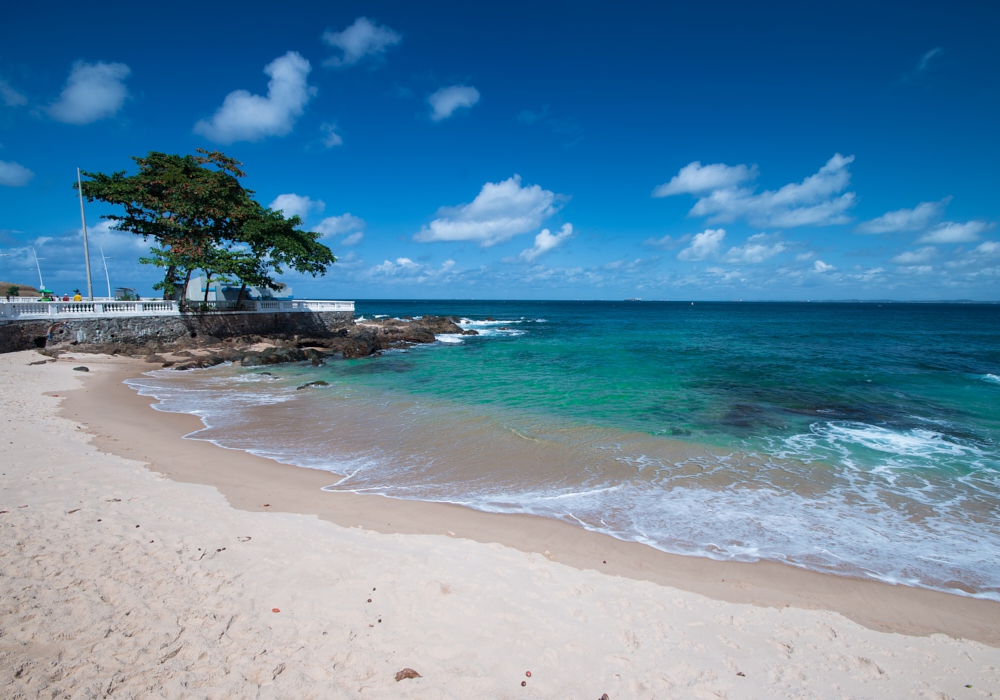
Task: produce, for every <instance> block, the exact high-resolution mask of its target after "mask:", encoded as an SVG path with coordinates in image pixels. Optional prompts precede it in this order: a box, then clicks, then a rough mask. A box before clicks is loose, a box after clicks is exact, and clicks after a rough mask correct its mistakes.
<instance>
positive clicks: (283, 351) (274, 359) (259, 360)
mask: <svg viewBox="0 0 1000 700" xmlns="http://www.w3.org/2000/svg"><path fill="white" fill-rule="evenodd" d="M326 356H327V353H326V352H323V351H320V350H317V349H316V348H305V349H303V348H267V349H266V350H263V351H262V352H248V353H246V354H244V355H243V359H242V360H240V363H241V364H242V365H243V366H244V367H260V366H262V365H277V364H281V363H284V362H304V361H305V360H322V359H323V358H325V357H326Z"/></svg>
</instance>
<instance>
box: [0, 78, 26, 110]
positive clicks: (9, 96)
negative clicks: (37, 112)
mask: <svg viewBox="0 0 1000 700" xmlns="http://www.w3.org/2000/svg"><path fill="white" fill-rule="evenodd" d="M0 98H2V99H3V103H4V104H5V105H7V106H8V107H23V106H24V105H26V104H28V98H27V97H25V96H24V94H22V93H20V92H18V91H17V90H15V89H14V88H13V87H12V86H11V84H10V83H8V82H7V81H6V80H4V79H3V78H0Z"/></svg>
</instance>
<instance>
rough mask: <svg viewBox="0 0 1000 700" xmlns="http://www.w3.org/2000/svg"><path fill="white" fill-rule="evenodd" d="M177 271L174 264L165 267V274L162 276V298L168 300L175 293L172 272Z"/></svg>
mask: <svg viewBox="0 0 1000 700" xmlns="http://www.w3.org/2000/svg"><path fill="white" fill-rule="evenodd" d="M176 271H177V266H176V265H171V266H170V267H168V268H167V274H166V276H165V277H164V278H163V300H164V301H169V300H170V299H171V298H173V297H174V295H175V294H177V289H176V287H175V286H174V274H175V273H176Z"/></svg>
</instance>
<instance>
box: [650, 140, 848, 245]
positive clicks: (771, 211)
mask: <svg viewBox="0 0 1000 700" xmlns="http://www.w3.org/2000/svg"><path fill="white" fill-rule="evenodd" d="M853 161H854V156H842V155H841V154H839V153H837V154H835V155H834V156H833V157H832V158H830V160H828V161H827V163H826V165H824V166H823V167H822V168H820V169H819V172H817V173H816V174H814V175H810V176H809V177H807V178H806V179H805V180H803V181H802V182H799V183H790V184H788V185H785V186H784V187H782V188H781V189H779V190H766V191H764V192H760V193H755V191H754V188H753V187H739V186H737V185H736V184H732V182H733V180H735V179H736V178H737V177H744V176H745V177H750V176H752V175H754V174H755V172H756V171H755V170H754V169H753V168H747V166H745V165H744V166H733V167H732V168H730V166H725V165H722V164H721V163H719V164H716V165H715V166H704V167H702V166H701V165H700V164H699V163H697V162H696V163H692V164H690V165H688V166H685V168H683V169H682V171H681V172H680V173H678V174H677V176H676V177H675V178H674V179H673V180H671V181H670V182H668V183H667V184H666V185H663V186H662V187H665V188H671V185H674V181H675V180H676V185H674V187H673V188H672V189H669V191H666V192H665V194H664V195H663V196H667V195H670V194H680V193H683V192H689V191H690V190H691V188H693V187H702V188H703V187H705V186H707V185H708V184H710V183H712V181H713V180H714V181H716V182H727V181H728V182H729V184H727V185H723V186H718V187H715V188H712V189H710V190H708V191H707V192H705V190H704V189H702V190H699V191H701V192H705V194H703V195H702V196H701V198H700V199H699V200H698V201H697V202H696V203H695V205H694V207H692V209H691V211H690V212H689V215H690V216H708V217H711V218H710V219H709V222H710V223H714V222H729V221H735V220H736V219H739V218H745V219H746V220H747V221H749V222H750V223H751V224H752V225H754V226H760V227H761V228H764V227H782V228H792V227H795V226H829V225H832V224H844V223H848V222H849V221H850V217H848V216H847V214H846V211H847V210H848V209H850V208H851V207H852V206H853V205H854V197H855V195H854V193H853V192H846V193H843V194H840V193H841V192H843V191H844V190H845V189H846V188H847V186H848V184H849V183H850V180H851V174H850V171H849V170H848V165H850V163H851V162H853ZM694 166H697V167H694ZM716 166H718V167H716ZM706 168H716V169H715V170H712V171H710V172H709V173H708V174H704V173H703V171H705V170H706ZM741 168H742V170H741ZM689 169H690V170H689ZM685 170H687V171H688V173H687V174H683V173H684V171H685Z"/></svg>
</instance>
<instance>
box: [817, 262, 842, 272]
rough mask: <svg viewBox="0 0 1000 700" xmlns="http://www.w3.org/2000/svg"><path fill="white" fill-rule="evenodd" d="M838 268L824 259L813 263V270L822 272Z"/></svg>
mask: <svg viewBox="0 0 1000 700" xmlns="http://www.w3.org/2000/svg"><path fill="white" fill-rule="evenodd" d="M836 269H837V268H835V267H834V266H833V265H827V264H826V263H825V262H823V261H822V260H817V261H816V262H815V263H813V272H819V273H820V274H822V273H824V272H832V271H834V270H836Z"/></svg>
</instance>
